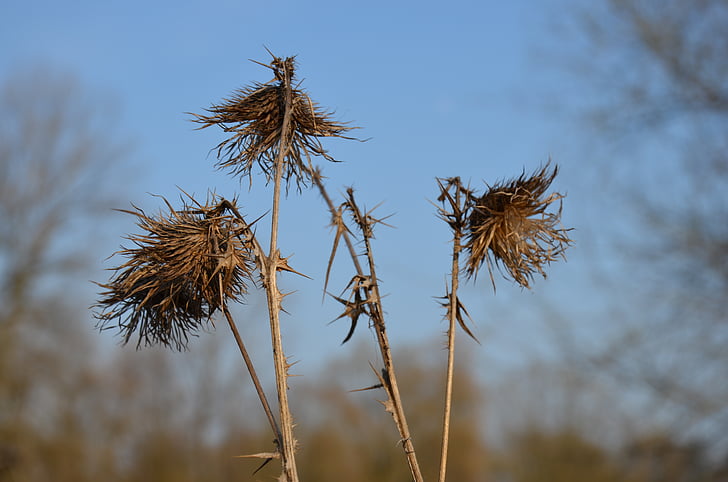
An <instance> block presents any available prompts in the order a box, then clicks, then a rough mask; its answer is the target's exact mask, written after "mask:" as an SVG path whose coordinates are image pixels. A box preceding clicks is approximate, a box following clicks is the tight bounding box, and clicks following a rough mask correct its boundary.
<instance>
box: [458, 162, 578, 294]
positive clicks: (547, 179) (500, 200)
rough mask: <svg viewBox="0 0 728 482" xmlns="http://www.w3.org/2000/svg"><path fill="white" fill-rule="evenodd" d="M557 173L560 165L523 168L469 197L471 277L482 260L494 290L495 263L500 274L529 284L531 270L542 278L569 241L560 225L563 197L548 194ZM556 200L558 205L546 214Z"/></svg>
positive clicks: (526, 284) (531, 275)
mask: <svg viewBox="0 0 728 482" xmlns="http://www.w3.org/2000/svg"><path fill="white" fill-rule="evenodd" d="M557 173H558V167H557V166H554V167H553V168H551V166H550V163H547V164H546V165H545V166H543V167H541V168H540V169H539V170H537V171H536V172H534V173H533V174H532V175H530V176H527V175H526V173H525V171H524V172H523V173H522V174H521V176H519V177H518V178H517V179H513V180H510V181H507V182H503V183H498V184H495V185H493V186H490V187H489V189H488V190H487V192H486V193H485V194H483V195H482V196H480V197H473V199H472V201H471V202H472V203H473V206H472V212H471V214H470V217H469V219H468V234H467V240H466V243H465V246H464V247H465V250H466V251H467V253H468V257H467V262H466V273H467V275H468V277H469V278H474V277H475V276H476V275H477V272H478V270H479V269H480V267H481V266H482V265H483V263H485V264H487V266H488V273H489V274H490V279H491V282H492V284H493V288H494V289H495V280H494V278H493V267H494V265H495V267H497V268H498V269H499V270H500V271H501V273H503V275H504V276H506V277H510V278H512V279H513V280H514V281H515V282H516V283H518V284H519V285H521V286H522V287H524V288H530V286H531V282H532V281H533V276H534V274H535V273H539V274H540V275H541V276H543V277H544V278H545V277H546V272H545V270H544V267H545V265H548V264H550V263H551V262H552V261H555V260H557V259H558V258H563V257H564V251H565V250H566V248H567V247H568V246H569V245H571V243H572V241H571V239H570V238H569V236H568V232H569V231H570V230H569V229H563V228H561V227H560V226H561V203H560V201H561V199H562V198H563V197H564V196H563V195H561V194H559V193H552V194H549V195H548V196H547V195H546V191H547V190H548V189H549V187H550V186H551V183H552V181H553V180H554V178H555V177H556V174H557ZM557 201H559V208H558V209H557V210H556V211H552V212H549V211H548V208H549V207H550V206H551V205H552V204H553V203H555V202H557Z"/></svg>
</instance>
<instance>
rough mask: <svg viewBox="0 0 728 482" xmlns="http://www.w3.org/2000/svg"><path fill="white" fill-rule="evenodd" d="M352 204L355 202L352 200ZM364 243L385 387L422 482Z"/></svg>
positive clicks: (371, 258)
mask: <svg viewBox="0 0 728 482" xmlns="http://www.w3.org/2000/svg"><path fill="white" fill-rule="evenodd" d="M352 204H354V203H353V202H352ZM360 217H361V216H360ZM364 244H365V248H366V253H367V261H368V264H369V276H370V280H371V283H372V294H373V295H374V300H373V302H372V303H371V304H370V307H371V312H370V313H371V317H372V321H373V322H374V331H375V332H376V334H377V342H378V344H379V349H380V352H381V354H382V362H383V363H384V370H385V373H386V379H385V380H384V384H385V389H386V390H387V392H388V395H389V398H390V401H391V402H392V416H393V417H394V421H395V425H396V426H397V429H398V430H399V435H400V437H401V440H400V442H401V443H402V448H403V449H404V452H405V454H406V456H407V462H408V464H409V468H410V472H411V473H412V479H413V480H414V481H415V482H422V481H423V480H424V479H423V478H422V473H421V472H420V466H419V463H418V462H417V454H416V452H415V447H414V444H413V443H412V437H411V436H410V431H409V426H408V425H407V418H406V417H405V413H404V408H403V405H402V399H401V397H400V395H399V385H398V384H397V376H396V374H395V371H394V361H393V359H392V351H391V349H390V346H389V339H388V337H387V328H386V326H385V324H384V315H383V310H382V297H381V295H380V294H379V283H378V281H377V274H376V270H375V268H374V255H373V253H372V249H371V244H370V242H369V236H368V235H367V234H366V233H365V234H364Z"/></svg>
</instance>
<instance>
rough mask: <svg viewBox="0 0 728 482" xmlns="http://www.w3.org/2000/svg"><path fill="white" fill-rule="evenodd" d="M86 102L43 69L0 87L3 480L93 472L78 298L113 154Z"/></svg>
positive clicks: (109, 130) (103, 121) (98, 116)
mask: <svg viewBox="0 0 728 482" xmlns="http://www.w3.org/2000/svg"><path fill="white" fill-rule="evenodd" d="M91 102H92V99H89V98H87V96H86V95H84V94H83V92H82V91H81V89H80V87H79V86H78V85H77V84H76V83H75V82H74V81H73V80H72V79H71V78H68V77H64V76H62V75H58V74H55V73H52V72H48V71H46V70H44V69H37V70H33V71H29V72H25V73H22V74H18V75H16V76H14V77H10V78H6V79H3V82H2V84H0V219H2V221H3V222H2V223H1V224H0V478H2V477H3V476H5V475H8V474H9V475H8V477H9V478H10V480H49V479H54V480H79V478H82V475H83V474H84V473H86V471H92V470H93V468H92V467H90V466H88V465H87V464H86V459H85V458H84V457H80V455H81V453H82V452H83V450H84V449H86V448H88V447H82V445H81V441H80V439H79V438H78V435H79V433H80V432H81V431H83V430H84V429H85V428H87V427H84V424H86V423H87V422H88V420H86V419H85V416H84V414H83V413H82V409H81V406H80V405H77V404H76V402H77V401H78V399H79V397H80V396H81V395H80V394H81V393H84V388H83V387H85V386H87V384H88V383H89V381H90V378H91V377H92V375H91V373H90V372H89V370H88V356H89V354H90V353H91V352H92V350H91V349H90V348H91V347H90V345H89V344H88V339H87V337H86V336H85V333H86V330H85V329H84V327H83V325H82V324H81V320H82V319H85V318H86V317H85V316H84V314H85V309H84V308H83V307H79V306H78V302H79V300H80V299H82V298H79V294H80V293H82V292H83V291H84V288H83V286H85V285H86V284H87V283H88V281H87V279H88V276H87V275H84V273H88V271H84V268H86V269H88V266H89V262H90V261H91V258H90V257H88V256H87V255H86V252H85V250H87V249H88V248H89V246H92V243H93V242H94V241H95V240H97V239H98V238H99V237H100V233H101V232H102V229H103V227H102V226H103V219H101V218H100V214H101V213H102V212H103V210H104V209H108V207H109V205H108V204H105V201H108V200H109V199H110V193H113V192H118V191H115V190H114V189H110V186H111V181H112V180H113V178H112V177H111V175H112V172H113V170H114V165H115V164H114V163H115V162H116V161H117V160H118V159H119V158H120V155H121V153H122V151H121V149H120V148H119V146H120V145H121V144H120V143H119V140H118V139H115V138H114V129H113V126H112V123H111V122H110V121H109V118H108V116H106V114H108V113H105V112H102V111H101V110H100V108H99V106H100V104H99V103H94V104H92V103H91ZM117 180H118V179H117ZM77 410H78V411H77ZM56 433H63V434H64V443H63V444H62V445H59V444H58V440H55V439H54V438H53V436H54V435H53V434H56ZM37 460H44V461H46V463H44V464H38V463H37ZM44 467H45V468H46V469H49V468H51V467H52V468H53V469H50V470H47V471H44ZM59 467H65V469H64V470H58V468H59Z"/></svg>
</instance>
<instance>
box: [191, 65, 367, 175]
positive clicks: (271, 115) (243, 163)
mask: <svg viewBox="0 0 728 482" xmlns="http://www.w3.org/2000/svg"><path fill="white" fill-rule="evenodd" d="M266 67H269V68H270V69H271V70H273V72H274V74H275V80H274V81H270V82H267V83H265V84H260V83H255V84H253V85H252V86H249V87H244V88H242V89H239V90H237V91H236V92H235V93H234V94H233V95H232V96H231V97H229V98H228V99H224V100H223V102H222V103H221V104H217V105H213V106H212V107H210V108H209V109H207V111H208V112H209V113H210V115H200V114H193V115H194V116H195V119H194V120H195V122H198V123H200V124H202V127H201V128H205V127H209V126H212V125H218V126H220V127H221V128H222V129H223V130H224V131H225V132H229V133H231V134H232V135H231V136H230V137H229V138H227V139H225V140H224V141H222V142H221V143H220V144H218V145H217V148H216V149H217V155H218V162H217V164H216V166H217V167H218V168H221V169H228V170H229V171H230V172H231V173H232V174H233V175H239V176H241V177H244V176H248V177H250V176H251V170H252V168H253V166H254V165H255V164H256V163H257V164H258V165H259V166H260V167H261V169H262V170H263V173H264V174H265V175H266V177H267V179H268V180H270V179H271V177H272V175H273V172H274V167H275V162H276V159H277V157H278V155H279V149H280V146H286V151H287V152H285V153H284V154H285V156H284V157H285V169H284V170H283V177H284V179H285V180H286V181H287V182H289V181H290V180H291V179H293V180H295V182H296V184H297V186H298V187H299V188H300V186H301V185H302V184H303V185H306V184H307V183H308V181H309V180H310V177H311V173H312V172H313V166H312V164H311V160H310V157H311V155H314V156H321V157H323V158H324V159H327V160H329V161H334V158H333V157H331V156H330V155H329V154H328V153H327V152H326V150H325V149H324V148H323V146H322V145H321V142H320V141H319V138H320V137H345V136H344V135H343V134H344V133H345V132H346V131H349V130H351V129H353V127H350V126H347V125H345V124H341V123H338V122H335V121H333V120H332V113H330V112H325V111H322V110H321V109H320V108H319V107H318V106H317V104H315V103H314V102H313V101H311V99H310V97H309V96H308V95H307V94H306V93H305V92H304V91H303V90H300V89H298V88H294V87H293V86H292V81H293V79H294V74H295V63H294V58H293V57H288V58H286V59H280V58H278V57H274V58H273V61H272V62H271V63H270V64H269V65H266ZM287 89H290V92H291V109H290V117H289V119H288V120H287V121H288V123H289V124H288V129H287V135H286V139H282V136H283V132H284V129H283V124H284V122H285V121H286V116H285V106H286V95H287Z"/></svg>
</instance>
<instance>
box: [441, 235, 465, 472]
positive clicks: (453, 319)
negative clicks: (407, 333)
mask: <svg viewBox="0 0 728 482" xmlns="http://www.w3.org/2000/svg"><path fill="white" fill-rule="evenodd" d="M454 231H455V237H454V240H453V250H452V272H451V273H450V277H451V282H452V285H451V287H450V297H449V298H450V299H449V300H448V302H449V306H448V310H447V312H448V321H449V324H448V329H447V378H446V383H445V413H444V416H443V422H442V447H441V451H440V477H439V479H438V480H439V482H445V474H446V472H447V449H448V446H449V443H450V413H451V412H452V387H453V373H454V368H455V325H456V323H457V316H458V303H457V299H458V298H457V296H458V281H459V280H458V274H459V272H460V267H459V264H458V258H459V255H460V231H459V230H458V229H455V230H454Z"/></svg>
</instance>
